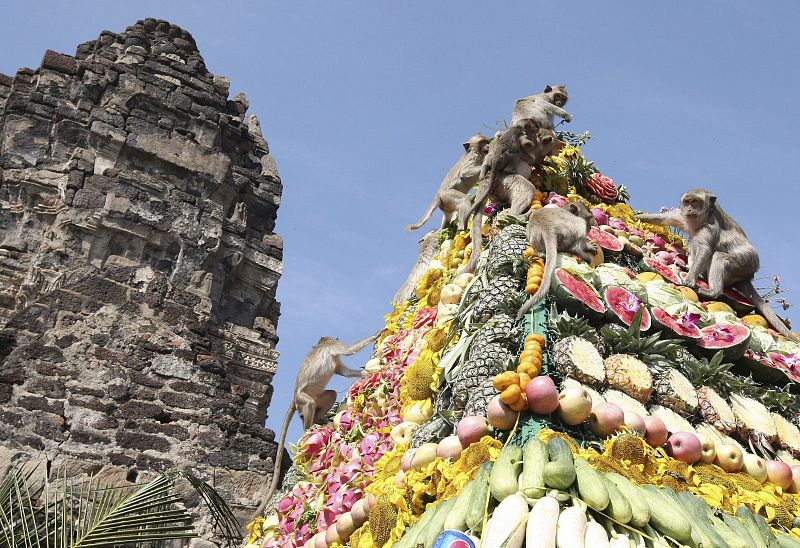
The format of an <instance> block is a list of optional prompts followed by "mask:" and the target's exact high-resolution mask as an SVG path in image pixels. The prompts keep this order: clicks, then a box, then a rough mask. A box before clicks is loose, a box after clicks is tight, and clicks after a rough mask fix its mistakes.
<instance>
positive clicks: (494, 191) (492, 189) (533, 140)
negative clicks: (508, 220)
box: [465, 119, 558, 272]
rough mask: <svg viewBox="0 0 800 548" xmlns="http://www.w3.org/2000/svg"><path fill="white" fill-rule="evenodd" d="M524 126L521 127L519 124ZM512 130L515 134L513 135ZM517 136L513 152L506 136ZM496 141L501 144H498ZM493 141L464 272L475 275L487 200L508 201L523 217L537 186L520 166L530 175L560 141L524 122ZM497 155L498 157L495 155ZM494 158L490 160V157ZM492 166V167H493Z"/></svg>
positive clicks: (475, 212)
mask: <svg viewBox="0 0 800 548" xmlns="http://www.w3.org/2000/svg"><path fill="white" fill-rule="evenodd" d="M520 124H521V125H520ZM512 130H513V132H512ZM509 135H510V136H511V137H512V138H513V137H516V141H517V142H518V143H519V151H518V152H516V153H512V152H510V151H511V150H514V145H513V144H510V143H508V142H507V141H506V142H504V138H506V137H507V136H509ZM495 141H497V142H498V143H497V144H496V145H495ZM495 141H492V144H491V145H490V146H489V154H487V155H486V158H485V159H484V161H483V167H484V170H483V173H484V174H485V173H486V172H487V170H486V169H485V168H486V167H487V165H490V166H491V167H490V168H489V170H488V171H489V175H488V176H486V177H484V178H483V179H482V180H481V184H480V186H479V187H478V192H477V193H476V194H475V201H474V203H473V205H472V209H471V210H470V213H471V214H474V217H473V219H472V255H471V256H470V260H469V263H468V264H467V266H466V267H465V272H475V269H476V268H477V266H478V260H479V258H480V253H481V248H482V244H483V242H482V238H483V236H482V234H481V220H482V219H483V208H484V206H485V205H486V201H487V199H488V198H489V197H490V196H491V197H492V199H493V200H497V201H500V202H506V203H508V204H509V206H510V209H511V213H512V214H513V215H523V214H524V213H525V212H526V211H528V209H529V208H530V206H531V202H533V197H534V195H535V193H536V187H535V186H534V185H533V183H532V182H530V181H529V180H528V179H527V178H525V177H523V176H522V175H520V173H521V172H522V171H523V169H522V167H521V166H526V169H527V171H528V175H529V176H530V167H531V166H535V165H539V164H540V163H541V162H542V160H544V158H545V156H548V155H550V154H552V153H553V150H555V147H556V146H557V143H558V140H557V139H556V134H555V133H553V131H552V130H549V129H544V128H538V129H535V125H534V124H532V123H531V122H530V121H529V120H527V119H526V120H523V121H521V122H520V123H518V124H517V125H516V126H514V127H512V128H511V129H509V130H508V131H506V132H504V133H503V134H502V135H501V136H500V137H498V138H497V139H495ZM493 154H496V157H493V156H492V155H493ZM490 157H491V158H490ZM492 164H493V165H492ZM501 166H505V168H506V169H507V171H501V169H500V168H501Z"/></svg>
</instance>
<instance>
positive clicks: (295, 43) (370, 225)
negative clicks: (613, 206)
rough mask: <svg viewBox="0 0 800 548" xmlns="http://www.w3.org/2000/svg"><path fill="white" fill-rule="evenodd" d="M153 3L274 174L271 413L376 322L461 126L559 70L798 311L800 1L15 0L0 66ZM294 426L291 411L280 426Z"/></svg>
mask: <svg viewBox="0 0 800 548" xmlns="http://www.w3.org/2000/svg"><path fill="white" fill-rule="evenodd" d="M301 4H302V6H303V8H300V7H297V6H300V5H301ZM678 6H680V8H679V7H678ZM144 17H157V18H163V19H168V20H169V21H171V22H173V23H176V24H178V25H180V26H182V27H184V28H185V29H187V30H189V31H190V32H191V33H192V35H193V36H194V37H195V39H196V41H197V44H198V46H199V48H200V51H201V53H202V54H203V56H204V57H205V60H206V64H207V66H208V67H209V69H210V70H211V71H212V72H214V73H216V74H221V75H225V76H228V77H230V78H231V80H232V86H231V91H232V94H233V93H235V92H236V91H237V90H244V91H245V93H246V94H247V96H248V97H249V99H250V109H251V112H255V113H256V114H258V116H259V118H260V119H261V123H262V127H263V132H264V136H265V138H266V139H267V140H268V141H269V143H270V148H271V151H272V154H273V155H274V157H275V159H276V161H277V163H278V168H279V170H280V174H281V176H282V179H283V184H284V197H283V203H282V205H281V208H280V210H279V212H278V224H277V231H278V232H279V233H280V234H281V235H282V236H283V238H284V242H285V257H284V261H285V262H284V275H283V278H282V279H281V281H280V284H279V289H278V299H279V300H280V301H281V303H282V315H281V319H280V322H279V325H278V333H279V335H280V338H281V340H280V343H279V345H278V350H279V351H280V353H281V357H280V359H279V370H278V374H277V376H276V377H275V389H276V394H275V397H274V398H273V402H272V405H271V407H270V417H269V419H268V422H267V424H268V426H270V427H272V428H276V427H280V424H281V422H282V420H283V415H284V413H285V410H286V406H287V405H288V398H289V395H290V394H291V391H292V387H293V382H294V381H293V379H294V374H295V372H296V370H297V367H298V365H299V363H300V361H301V360H302V358H303V356H304V355H305V354H306V352H307V351H308V350H309V349H310V348H311V346H312V345H313V344H314V343H315V342H316V341H317V339H318V338H319V337H320V336H322V335H328V336H336V337H339V338H341V339H342V340H344V341H346V342H352V341H355V340H357V339H360V338H362V337H364V336H367V335H368V334H370V333H373V332H374V331H376V330H377V329H378V328H379V327H380V324H381V317H382V316H383V315H384V314H386V313H387V312H389V305H388V303H389V300H390V299H391V297H392V295H393V294H394V292H395V291H396V290H397V288H398V287H399V286H400V284H401V283H402V282H403V280H404V279H405V276H406V274H407V271H408V269H409V268H410V267H411V265H412V264H413V262H414V259H415V256H416V251H417V239H418V237H419V236H421V235H422V234H423V233H424V229H422V230H420V231H418V234H419V236H417V235H409V234H406V233H405V232H404V231H403V227H404V226H405V225H406V224H407V223H410V222H413V221H416V220H417V219H418V218H419V217H420V216H421V214H422V213H423V212H424V211H425V209H426V208H427V206H428V204H429V203H430V200H431V198H432V197H433V194H434V192H435V190H436V189H437V188H438V185H439V183H440V182H441V179H442V176H443V175H444V174H445V173H446V172H447V170H448V169H449V168H450V167H451V165H452V164H453V162H454V161H455V160H456V159H457V157H458V156H459V155H460V153H461V151H462V149H461V143H462V142H463V141H464V140H465V139H466V138H468V137H469V136H470V135H472V134H474V133H477V132H483V133H487V134H489V132H491V131H492V129H489V128H493V127H496V126H497V123H498V121H500V120H503V119H510V116H511V109H512V107H513V104H514V100H515V99H516V98H518V97H521V96H525V95H529V94H531V93H538V92H539V91H540V90H541V89H542V87H543V86H544V85H545V84H548V83H566V84H567V87H568V90H569V93H570V102H569V103H568V105H567V110H568V111H569V112H570V113H571V114H572V115H573V118H574V119H573V122H572V123H571V124H570V125H569V126H568V127H567V129H570V130H572V131H584V130H589V131H591V132H592V134H593V136H594V139H593V140H592V141H591V142H590V143H589V144H588V145H587V146H586V147H585V152H586V155H587V156H588V157H589V158H590V159H592V160H594V161H595V162H596V163H597V164H598V166H599V167H600V168H601V169H602V171H603V172H604V173H605V174H607V175H609V176H610V177H612V178H614V179H615V181H616V182H617V183H624V184H625V185H626V186H627V187H628V188H629V189H630V191H631V194H632V195H633V199H632V201H631V203H632V205H633V206H634V207H635V208H639V209H647V210H657V209H658V207H659V206H661V205H676V204H677V202H678V199H679V196H680V195H681V193H682V192H683V191H685V190H687V189H688V188H691V187H695V186H704V187H707V188H709V189H710V190H712V191H714V192H716V193H717V195H718V196H719V203H720V204H721V205H722V206H723V207H724V208H725V209H726V210H727V211H728V212H729V213H730V214H731V215H733V216H734V218H735V219H737V221H739V223H740V224H741V225H742V226H743V228H744V229H745V231H746V232H747V234H748V236H749V237H750V238H751V239H752V240H753V242H754V243H755V245H756V246H757V247H758V249H759V250H760V253H761V265H762V268H761V275H763V276H768V275H773V274H780V275H781V277H782V280H783V285H784V287H785V288H787V289H790V290H791V292H790V293H788V294H787V295H786V296H787V298H789V299H790V300H792V301H794V302H796V303H797V306H796V307H795V308H793V309H791V310H790V311H789V317H790V318H791V319H793V320H794V321H795V323H796V324H800V312H799V311H800V274H798V272H797V271H798V267H800V260H798V258H797V252H798V251H797V250H798V246H797V243H796V240H795V238H798V237H799V236H800V230H798V228H797V218H796V217H797V214H796V208H797V205H796V204H795V203H794V201H795V200H796V198H797V197H798V189H797V179H798V175H797V166H796V165H795V162H796V161H797V158H798V154H797V146H798V145H797V142H796V141H797V139H796V137H797V125H798V121H800V102H799V101H798V99H797V98H798V95H799V93H798V92H800V63H798V57H799V54H800V41H798V36H797V32H798V31H797V29H798V23H800V4H797V3H795V2H788V1H784V2H780V1H778V2H769V3H757V2H741V1H727V2H722V1H709V2H702V3H701V2H692V3H673V2H663V3H660V4H658V5H655V3H653V2H640V1H636V2H634V1H625V2H592V1H571V2H564V3H552V2H547V3H545V2H532V1H530V0H528V1H519V2H503V3H496V4H491V3H486V2H473V1H461V2H430V1H428V2H422V1H413V2H392V3H389V2H343V1H342V2H303V3H300V2H282V3H278V2H268V1H262V2H197V1H195V2H188V1H169V2H167V1H163V0H162V1H159V2H153V1H149V0H139V1H137V2H125V3H112V2H104V3H101V2H87V1H77V0H74V1H70V2H39V1H25V2H16V1H12V2H5V3H4V7H3V18H2V19H1V20H0V72H3V73H6V74H13V73H14V72H15V71H16V69H17V68H18V67H21V66H30V67H36V66H38V64H39V62H40V60H41V57H42V54H43V53H44V51H45V50H46V49H48V48H50V49H54V50H57V51H62V52H65V53H70V54H71V53H74V51H75V47H76V46H77V44H79V43H81V42H84V41H86V40H90V39H94V38H96V37H97V36H98V35H99V34H100V31H101V30H104V29H108V30H111V31H115V32H120V31H122V30H124V28H125V27H126V26H128V25H130V24H132V23H133V22H134V21H136V20H137V19H142V18H144ZM438 222H439V217H438V213H437V216H436V217H435V218H434V219H432V220H431V221H429V223H428V225H427V226H426V227H425V228H427V229H429V228H433V227H434V226H436V225H437V223H438ZM366 359H367V357H366V356H365V355H364V354H361V355H360V356H357V357H355V358H351V359H349V360H347V361H348V362H349V363H350V365H351V366H353V367H356V366H361V365H363V363H364V362H365V361H366ZM347 385H348V383H347V382H346V381H345V380H341V379H338V380H336V381H334V382H333V387H334V388H336V389H338V390H343V389H345V388H346V386H347ZM300 430H301V428H300V421H299V420H297V419H296V420H295V422H294V423H293V425H292V428H291V429H290V434H289V440H291V441H294V440H296V439H297V438H298V436H299V434H300Z"/></svg>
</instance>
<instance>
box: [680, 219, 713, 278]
mask: <svg viewBox="0 0 800 548" xmlns="http://www.w3.org/2000/svg"><path fill="white" fill-rule="evenodd" d="M717 236H718V235H716V234H715V233H714V232H713V231H711V230H708V229H707V228H704V229H701V230H700V231H698V232H697V233H696V234H695V235H694V236H693V237H692V241H691V247H690V250H691V257H690V261H689V273H688V275H687V277H686V283H687V285H690V286H694V285H695V284H696V282H697V278H698V277H700V276H702V275H704V274H708V270H709V267H710V266H711V260H712V259H713V257H714V250H715V249H716V247H717V240H718V239H719V238H718V237H717Z"/></svg>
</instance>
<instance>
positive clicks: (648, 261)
mask: <svg viewBox="0 0 800 548" xmlns="http://www.w3.org/2000/svg"><path fill="white" fill-rule="evenodd" d="M640 264H641V266H642V270H646V271H648V272H655V273H657V274H661V277H662V278H664V279H665V280H667V281H670V282H672V283H674V284H680V283H682V282H681V279H680V277H678V275H677V274H675V273H674V272H673V271H672V269H671V268H670V267H668V266H667V265H665V264H664V263H662V262H661V261H659V260H658V259H654V258H652V257H645V258H644V259H642V262H641V263H640Z"/></svg>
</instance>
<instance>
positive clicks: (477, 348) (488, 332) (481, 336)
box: [470, 312, 519, 352]
mask: <svg viewBox="0 0 800 548" xmlns="http://www.w3.org/2000/svg"><path fill="white" fill-rule="evenodd" d="M518 339H519V326H518V325H517V322H516V321H515V320H514V318H513V317H512V316H511V315H509V314H508V313H506V312H499V313H497V314H495V315H494V316H492V319H490V320H489V321H487V322H486V323H485V324H484V325H483V326H482V327H481V328H480V329H479V330H478V332H477V334H476V335H475V338H474V339H473V341H472V345H471V347H470V349H471V350H470V352H481V349H482V348H483V347H485V346H486V345H487V344H490V343H499V344H502V345H503V346H505V347H506V348H508V349H509V350H516V349H517V348H518V347H519V341H518Z"/></svg>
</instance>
